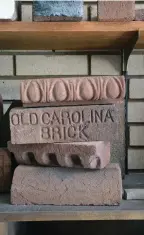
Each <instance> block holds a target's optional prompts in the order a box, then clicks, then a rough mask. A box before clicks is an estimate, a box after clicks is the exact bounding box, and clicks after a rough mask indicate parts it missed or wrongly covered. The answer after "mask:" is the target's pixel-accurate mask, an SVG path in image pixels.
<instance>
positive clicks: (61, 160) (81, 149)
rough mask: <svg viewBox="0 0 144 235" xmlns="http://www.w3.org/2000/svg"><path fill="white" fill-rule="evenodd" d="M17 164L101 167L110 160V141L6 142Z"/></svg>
mask: <svg viewBox="0 0 144 235" xmlns="http://www.w3.org/2000/svg"><path fill="white" fill-rule="evenodd" d="M8 149H9V151H10V152H12V153H13V154H14V156H15V158H16V160H17V162H18V163H19V164H22V165H23V164H26V165H34V164H36V165H44V166H52V165H56V166H59V165H60V166H64V167H78V168H90V169H102V168H104V167H105V166H107V164H108V163H109V162H110V143H109V142H103V141H97V142H76V143H59V144H56V143H54V144H39V145H38V144H22V145H15V144H14V145H13V144H11V142H8Z"/></svg>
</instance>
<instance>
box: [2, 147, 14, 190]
mask: <svg viewBox="0 0 144 235" xmlns="http://www.w3.org/2000/svg"><path fill="white" fill-rule="evenodd" d="M11 180H12V170H11V155H10V152H9V151H8V150H7V149H3V148H0V192H9V190H10V186H11Z"/></svg>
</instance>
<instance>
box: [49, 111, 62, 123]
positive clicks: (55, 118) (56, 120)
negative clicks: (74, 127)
mask: <svg viewBox="0 0 144 235" xmlns="http://www.w3.org/2000/svg"><path fill="white" fill-rule="evenodd" d="M51 124H60V120H59V117H58V116H57V113H56V112H55V111H54V112H53V114H52V116H51Z"/></svg>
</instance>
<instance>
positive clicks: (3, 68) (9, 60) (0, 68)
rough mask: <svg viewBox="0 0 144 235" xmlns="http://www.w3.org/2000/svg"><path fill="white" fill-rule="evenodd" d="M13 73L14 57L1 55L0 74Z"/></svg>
mask: <svg viewBox="0 0 144 235" xmlns="http://www.w3.org/2000/svg"><path fill="white" fill-rule="evenodd" d="M12 75H13V57H12V56H8V55H0V76H12Z"/></svg>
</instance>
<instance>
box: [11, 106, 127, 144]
mask: <svg viewBox="0 0 144 235" xmlns="http://www.w3.org/2000/svg"><path fill="white" fill-rule="evenodd" d="M122 123H123V117H121V116H120V115H119V110H118V107H117V106H116V105H91V106H67V107H66V106H65V107H45V108H44V107H43V108H25V109H24V108H15V109H12V110H11V111H10V128H11V142H12V144H31V143H34V144H35V143H53V142H77V141H78V142H79V141H82V142H84V141H96V140H97V141H104V140H106V141H109V140H112V139H113V138H115V139H116V140H117V139H118V136H119V127H120V126H121V124H122Z"/></svg>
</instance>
